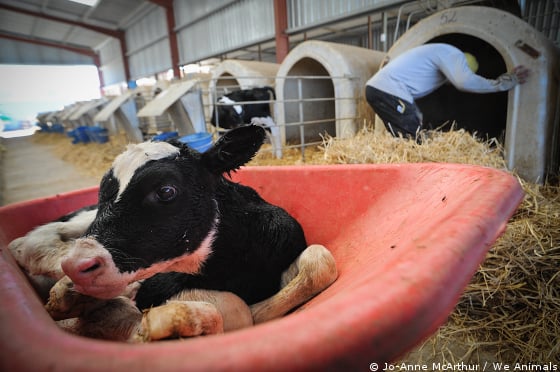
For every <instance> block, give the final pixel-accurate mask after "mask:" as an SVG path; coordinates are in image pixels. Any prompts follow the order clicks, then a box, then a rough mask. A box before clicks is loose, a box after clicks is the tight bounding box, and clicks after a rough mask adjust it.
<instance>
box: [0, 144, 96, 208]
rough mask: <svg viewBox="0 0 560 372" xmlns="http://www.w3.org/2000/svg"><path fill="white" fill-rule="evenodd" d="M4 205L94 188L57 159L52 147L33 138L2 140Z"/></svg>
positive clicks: (0, 192)
mask: <svg viewBox="0 0 560 372" xmlns="http://www.w3.org/2000/svg"><path fill="white" fill-rule="evenodd" d="M0 141H1V142H0V205H7V204H11V203H16V202H19V201H23V200H29V199H35V198H40V197H44V196H50V195H55V194H58V193H61V192H67V191H72V190H76V189H81V188H85V187H88V186H94V185H97V184H98V183H99V180H98V179H96V178H94V177H89V176H84V175H83V174H81V173H79V172H78V171H77V170H76V168H75V166H74V165H72V164H70V163H67V162H65V161H63V160H61V159H59V158H56V157H55V156H54V155H53V153H52V152H51V151H49V148H50V146H49V145H45V144H38V143H34V142H33V141H31V137H17V138H2V139H0Z"/></svg>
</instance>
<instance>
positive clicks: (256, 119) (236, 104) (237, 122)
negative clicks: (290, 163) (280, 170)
mask: <svg viewBox="0 0 560 372" xmlns="http://www.w3.org/2000/svg"><path fill="white" fill-rule="evenodd" d="M271 99H273V100H275V99H276V93H275V92H274V89H272V87H262V88H252V89H243V90H238V91H235V92H232V93H229V94H226V95H224V96H222V97H220V98H218V100H217V103H218V105H216V106H215V107H214V109H213V110H212V119H211V120H210V122H211V123H212V125H214V126H218V127H220V128H224V129H233V128H237V127H239V126H241V125H246V124H254V125H260V126H263V127H265V128H266V129H267V130H269V131H270V134H271V143H272V146H273V148H274V152H275V155H276V157H277V158H281V157H282V144H281V138H280V129H279V128H278V126H277V125H276V123H274V120H272V116H271V113H270V105H269V103H268V102H264V103H252V102H253V101H269V100H271Z"/></svg>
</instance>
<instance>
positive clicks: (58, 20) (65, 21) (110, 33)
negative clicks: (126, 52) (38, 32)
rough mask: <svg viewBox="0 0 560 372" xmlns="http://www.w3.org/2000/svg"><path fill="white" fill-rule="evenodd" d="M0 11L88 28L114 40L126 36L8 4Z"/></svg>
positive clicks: (116, 31) (0, 5)
mask: <svg viewBox="0 0 560 372" xmlns="http://www.w3.org/2000/svg"><path fill="white" fill-rule="evenodd" d="M0 9H5V10H9V11H11V12H17V13H22V14H27V15H30V16H33V17H39V18H44V19H48V20H50V21H55V22H62V23H67V24H70V25H73V26H80V27H83V28H86V29H88V30H91V31H95V32H99V33H101V34H104V35H108V36H111V37H114V38H117V39H118V38H120V37H121V35H123V34H124V31H123V30H111V29H109V28H105V27H99V26H94V25H90V24H88V23H84V22H78V21H74V20H71V19H66V18H62V17H57V16H53V15H49V14H45V13H41V12H35V11H33V10H27V9H23V8H18V7H15V6H12V5H8V4H0Z"/></svg>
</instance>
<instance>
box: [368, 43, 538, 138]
mask: <svg viewBox="0 0 560 372" xmlns="http://www.w3.org/2000/svg"><path fill="white" fill-rule="evenodd" d="M477 70H478V62H477V60H476V58H475V57H474V56H473V55H472V54H469V53H463V52H462V51H461V50H459V49H457V48H456V47H454V46H452V45H449V44H443V43H436V44H424V45H421V46H418V47H416V48H412V49H410V50H408V51H406V52H404V53H403V54H401V55H399V56H397V57H396V58H395V59H393V60H392V61H389V63H388V64H387V65H386V66H384V67H383V68H381V69H380V70H379V71H378V72H377V73H376V74H375V75H373V76H372V77H371V78H370V79H369V80H368V81H367V82H366V100H367V101H368V103H369V105H370V106H371V107H372V108H373V110H374V111H375V113H376V114H377V115H378V116H379V117H380V118H381V120H383V123H384V124H385V127H386V128H387V130H388V131H389V132H390V133H391V134H392V135H393V136H395V137H398V136H399V135H402V136H403V137H404V138H416V139H417V134H418V132H419V130H420V129H422V112H421V111H420V109H419V108H418V106H416V104H415V100H416V99H417V98H421V97H424V96H426V95H428V94H430V93H431V92H433V91H435V90H436V89H438V88H439V87H440V86H442V85H443V84H445V83H448V82H449V83H451V84H453V86H455V88H457V89H459V90H461V91H465V92H471V93H494V92H502V91H506V90H510V89H512V88H513V87H514V86H516V85H517V84H523V83H524V82H525V81H526V80H527V78H528V76H529V70H528V69H527V68H526V67H524V66H521V65H520V66H517V67H515V68H514V69H513V71H511V72H507V73H504V74H502V75H500V76H499V77H498V78H497V79H495V80H492V79H486V78H484V77H482V76H480V75H477V74H476V71H477Z"/></svg>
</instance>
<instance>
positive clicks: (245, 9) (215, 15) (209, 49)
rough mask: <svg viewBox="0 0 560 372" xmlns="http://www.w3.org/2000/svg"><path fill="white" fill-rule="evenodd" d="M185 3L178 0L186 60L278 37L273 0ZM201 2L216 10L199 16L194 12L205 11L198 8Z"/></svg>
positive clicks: (179, 28)
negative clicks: (275, 27)
mask: <svg viewBox="0 0 560 372" xmlns="http://www.w3.org/2000/svg"><path fill="white" fill-rule="evenodd" d="M185 3H187V2H182V1H175V6H176V9H175V13H176V23H177V41H178V44H179V62H180V63H182V64H187V63H191V62H196V61H199V60H201V59H205V58H209V57H213V56H218V55H221V54H224V53H227V52H229V51H232V50H235V49H239V48H243V47H246V46H249V45H253V44H257V43H259V42H263V41H266V40H271V39H274V6H273V0H240V1H234V2H232V1H217V0H215V1H209V2H207V3H208V4H204V2H188V4H189V5H188V6H187V5H186V4H185ZM199 3H200V4H199ZM179 4H182V5H180V6H178V5H179ZM201 6H211V7H212V8H211V9H212V11H211V12H210V13H208V14H207V15H206V16H204V17H198V18H197V17H196V16H194V15H193V14H203V12H202V10H201V9H200V8H197V7H201ZM191 11H193V13H190V12H191Z"/></svg>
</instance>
